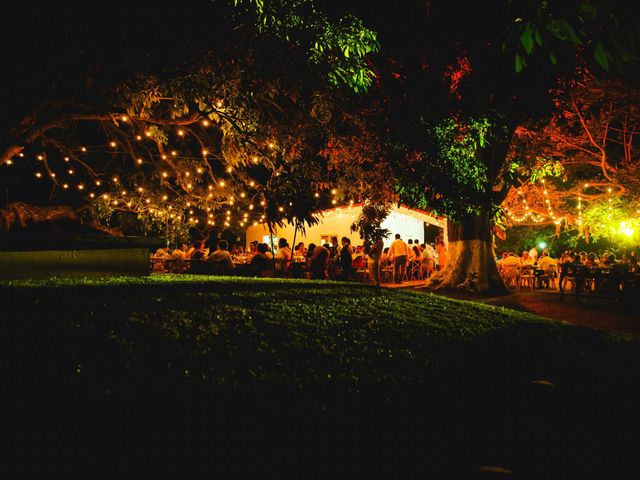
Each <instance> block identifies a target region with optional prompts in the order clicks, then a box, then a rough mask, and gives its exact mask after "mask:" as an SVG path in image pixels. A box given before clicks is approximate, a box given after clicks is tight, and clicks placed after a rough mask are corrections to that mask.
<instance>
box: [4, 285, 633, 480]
mask: <svg viewBox="0 0 640 480" xmlns="http://www.w3.org/2000/svg"><path fill="white" fill-rule="evenodd" d="M0 313H1V315H0V318H1V319H2V320H1V321H2V335H1V342H2V344H1V346H2V353H1V357H0V358H1V362H2V370H3V387H4V388H3V397H4V398H3V400H4V402H3V403H4V404H5V406H4V407H3V409H2V410H3V415H2V416H3V424H4V425H5V428H4V431H5V436H7V435H8V438H10V439H11V448H10V449H9V450H8V451H7V452H5V453H8V454H9V456H8V458H9V459H10V462H9V463H7V462H5V464H6V465H5V466H4V467H3V468H6V467H7V466H11V467H20V469H21V470H22V471H23V472H28V471H30V470H38V471H40V472H43V471H47V472H53V471H60V469H63V468H64V469H67V468H72V469H74V471H75V472H76V473H78V472H85V473H88V474H90V475H92V476H95V474H96V473H98V472H109V473H124V472H127V473H131V472H137V473H141V474H145V475H147V474H149V473H151V472H156V471H160V472H162V473H165V474H174V473H175V475H173V476H178V477H183V476H185V475H186V473H187V472H190V471H199V472H202V471H205V472H210V473H212V474H213V473H215V472H224V473H225V476H224V477H223V478H228V477H229V476H230V477H232V478H242V477H248V476H250V477H257V476H271V474H272V473H276V474H280V475H287V476H288V475H290V474H295V475H296V476H299V477H311V478H328V477H330V476H331V477H343V476H347V475H349V476H354V475H355V476H357V477H360V476H364V475H375V477H376V478H379V477H396V478H397V477H398V476H410V477H411V478H413V477H415V476H417V475H418V474H421V473H425V474H430V473H431V474H439V475H440V476H439V477H438V478H497V477H500V476H504V475H505V474H506V473H500V471H507V470H509V471H511V472H513V473H512V478H581V477H588V476H592V475H593V474H594V473H601V474H602V475H607V476H611V475H612V474H622V473H625V472H627V471H631V469H632V468H633V469H635V455H636V453H635V450H636V448H635V445H636V442H635V441H630V440H628V439H631V438H635V437H636V435H637V433H638V427H639V426H640V425H639V422H638V419H639V418H640V415H639V414H638V406H639V405H640V402H639V400H640V395H638V394H637V393H635V390H636V388H635V387H636V386H637V385H639V384H640V378H639V377H640V375H639V374H638V371H639V369H638V365H639V364H640V362H639V360H640V349H639V348H638V347H639V342H638V339H637V338H636V337H630V336H623V335H614V334H605V333H602V332H598V331H594V330H587V329H582V328H579V327H574V326H570V325H567V324H561V323H554V322H549V321H545V320H543V319H541V318H539V317H536V316H533V315H529V314H526V313H522V312H516V311H512V310H506V309H503V308H501V307H493V306H488V305H479V304H473V303H470V302H464V301H459V300H452V299H447V298H444V297H440V296H436V295H432V294H425V293H418V292H408V291H389V290H378V289H375V288H370V287H367V286H362V285H356V284H337V283H324V282H309V281H286V280H273V279H247V278H215V277H211V278H206V277H205V278H203V277H201V276H187V275H184V276H170V277H166V276H154V277H144V278H120V279H111V280H105V281H91V280H86V281H79V280H66V281H64V280H54V281H49V282H13V283H3V284H0ZM493 467H500V468H493ZM229 473H231V475H229ZM611 478H612V477H611Z"/></svg>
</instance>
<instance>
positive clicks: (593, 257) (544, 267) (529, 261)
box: [498, 247, 640, 286]
mask: <svg viewBox="0 0 640 480" xmlns="http://www.w3.org/2000/svg"><path fill="white" fill-rule="evenodd" d="M636 250H640V248H638V249H632V250H630V251H629V252H628V253H627V252H625V253H624V254H622V256H621V258H617V256H616V254H615V253H612V252H604V253H601V254H596V253H595V252H589V253H587V252H586V251H580V252H576V251H574V250H573V249H568V250H565V251H564V252H563V253H562V255H561V256H560V258H557V259H555V258H552V257H551V256H550V255H549V252H548V251H547V250H543V251H542V252H541V253H540V254H538V250H537V248H536V247H533V248H532V249H531V250H525V251H523V252H522V254H521V255H518V254H516V253H515V252H504V253H503V254H502V258H500V259H498V267H499V269H500V271H501V273H502V275H503V277H504V278H505V281H506V283H507V284H508V285H509V284H512V283H513V282H514V281H515V278H516V275H517V273H518V271H519V270H521V268H522V267H526V266H531V267H532V268H535V271H537V272H539V273H540V276H541V278H543V279H544V280H545V282H546V286H548V284H549V279H553V278H557V277H559V276H561V274H562V271H563V265H564V270H566V268H567V266H584V267H585V268H587V269H589V270H614V271H616V272H630V273H640V267H639V266H638V257H637V252H636Z"/></svg>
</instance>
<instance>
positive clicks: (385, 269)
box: [380, 259, 393, 283]
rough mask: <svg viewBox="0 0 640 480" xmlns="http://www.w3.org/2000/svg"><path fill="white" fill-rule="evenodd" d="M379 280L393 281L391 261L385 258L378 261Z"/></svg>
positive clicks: (384, 281) (383, 281)
mask: <svg viewBox="0 0 640 480" xmlns="http://www.w3.org/2000/svg"><path fill="white" fill-rule="evenodd" d="M380 282H381V283H391V282H393V263H391V262H390V261H389V260H386V259H385V260H382V261H381V262H380Z"/></svg>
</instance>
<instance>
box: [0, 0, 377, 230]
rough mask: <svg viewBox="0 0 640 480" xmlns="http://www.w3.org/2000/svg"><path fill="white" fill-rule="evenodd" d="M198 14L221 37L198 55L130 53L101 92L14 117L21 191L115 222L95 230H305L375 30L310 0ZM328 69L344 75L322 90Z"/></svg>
mask: <svg viewBox="0 0 640 480" xmlns="http://www.w3.org/2000/svg"><path fill="white" fill-rule="evenodd" d="M210 8H211V9H213V10H212V11H216V9H218V10H219V11H220V13H221V14H223V18H222V20H221V22H222V25H221V28H222V30H221V32H219V33H218V34H217V37H216V39H215V40H216V41H212V40H211V38H210V37H209V36H207V42H208V43H205V44H204V45H202V46H201V47H199V48H198V55H194V56H193V57H188V58H185V59H180V60H178V61H175V62H173V63H167V64H166V65H162V67H155V68H153V69H149V70H146V69H142V68H140V69H138V68H137V67H138V64H137V63H135V62H140V64H141V63H142V60H140V59H139V58H134V59H133V68H131V69H130V70H128V71H126V72H125V73H123V74H122V76H120V77H118V78H117V79H115V80H114V79H112V81H111V82H109V83H107V84H106V85H103V88H101V89H100V90H91V91H90V92H87V91H85V90H83V89H71V91H72V92H74V94H76V95H77V96H76V97H72V98H64V99H60V101H57V102H48V103H45V104H43V105H40V106H38V107H37V109H36V110H34V111H31V112H28V111H27V112H24V111H23V112H22V115H23V116H22V118H19V119H17V120H16V122H17V127H16V128H13V129H12V130H11V131H10V134H9V135H8V136H9V137H10V138H9V142H11V145H12V146H10V147H9V148H8V149H7V150H6V151H5V152H4V153H5V155H4V156H3V157H2V158H0V164H2V163H6V162H9V163H7V165H10V164H11V163H14V164H18V163H19V164H20V168H21V169H22V168H24V169H26V167H27V166H28V168H29V169H31V170H30V172H29V171H28V170H27V172H28V175H24V176H23V178H22V182H23V183H24V185H25V186H29V187H32V185H34V184H35V185H36V188H29V189H27V188H24V189H23V190H22V192H21V193H25V192H30V191H36V190H37V191H41V192H44V190H45V188H50V189H51V192H50V193H49V198H48V201H51V199H52V198H53V197H56V198H60V199H61V200H62V201H63V202H65V203H66V202H69V203H74V204H82V203H84V202H91V203H96V204H102V205H103V206H102V207H96V209H95V211H96V212H97V211H98V209H103V210H105V212H106V209H111V210H112V211H115V212H118V213H119V215H106V214H105V215H102V216H101V217H100V218H101V219H103V220H104V221H111V222H115V221H116V220H117V219H120V220H121V222H122V225H124V226H127V228H128V229H129V230H130V231H143V232H145V233H151V232H154V233H157V232H164V233H165V234H167V235H169V236H170V237H171V238H170V239H168V240H170V241H171V240H174V238H173V237H175V239H177V238H178V237H181V236H182V235H183V234H184V232H185V231H186V229H187V228H188V227H192V228H198V229H200V230H201V231H202V234H203V235H204V234H206V232H207V231H209V230H210V229H212V228H213V227H216V228H227V229H231V230H236V229H243V228H244V227H245V226H246V225H248V224H250V222H259V221H262V220H263V219H268V221H269V222H272V223H276V224H278V223H281V222H283V221H292V220H293V219H294V218H295V219H296V220H297V222H298V224H299V225H300V227H301V228H302V229H304V226H305V225H309V224H313V222H315V221H316V220H315V217H314V215H313V214H314V212H317V211H319V210H320V209H322V208H326V206H327V204H328V201H329V200H330V198H331V196H330V195H329V194H328V190H330V189H331V188H333V187H334V185H335V182H336V179H337V178H340V177H341V169H342V167H343V166H345V167H346V166H348V165H349V164H348V163H347V162H345V161H344V159H345V156H346V155H349V156H350V155H351V152H350V151H348V150H346V149H345V148H333V149H332V150H331V158H328V156H326V155H325V154H324V153H325V152H326V147H327V145H330V144H333V145H344V144H346V143H347V142H346V140H345V139H347V138H351V137H353V136H354V135H355V133H354V131H355V127H350V126H348V125H347V126H346V127H345V125H344V124H345V122H346V119H347V118H349V117H350V116H351V117H353V116H356V117H357V108H359V105H357V104H356V102H353V98H352V95H353V92H354V91H355V92H364V91H365V90H366V89H367V88H368V86H369V85H370V84H371V79H372V75H373V73H372V71H371V70H370V68H369V66H368V64H367V63H366V62H367V61H368V60H367V56H368V55H369V54H370V53H373V52H375V51H376V49H377V40H376V36H375V33H374V32H372V31H370V30H368V29H367V28H366V27H365V26H364V24H363V23H362V22H361V21H360V20H358V19H357V18H355V17H353V16H349V17H345V18H343V19H339V20H336V21H334V20H332V19H329V17H327V16H326V15H324V14H323V13H322V12H320V11H319V10H318V9H317V8H316V7H315V6H314V3H313V2H311V1H297V2H268V3H264V2H260V1H255V2H254V1H251V2H235V4H234V5H232V6H231V5H228V6H227V7H224V8H223V7H221V6H220V5H215V6H211V7H210ZM229 8H230V10H229ZM228 14H230V15H231V17H232V19H233V20H232V19H230V18H226V19H225V18H224V15H228ZM225 20H226V22H225ZM258 20H259V21H258ZM256 22H257V23H256ZM218 37H219V38H218ZM314 42H316V43H317V46H316V47H314V46H313V45H314ZM314 49H315V50H314ZM312 50H314V52H315V53H312ZM100 60H101V59H100V58H97V59H96V60H95V61H96V62H99V61H100ZM109 67H112V66H111V65H109ZM100 68H103V67H102V66H100ZM333 72H343V73H344V75H347V76H348V77H349V79H347V80H345V82H342V81H339V82H335V81H329V80H328V79H330V78H331V75H333V74H334V73H333ZM325 74H326V75H325ZM327 75H329V76H328V77H327ZM341 75H342V74H341ZM61 77H62V78H67V77H65V76H64V75H62V76H61ZM301 79H304V80H303V81H301ZM334 80H335V79H334ZM87 81H88V80H87ZM333 83H337V85H333ZM336 86H338V87H348V88H336ZM352 105H356V106H355V107H354V106H352ZM354 109H355V110H356V111H355V112H353V111H351V110H354ZM8 128H9V127H8ZM34 132H35V133H34ZM343 137H344V138H343ZM15 166H17V165H14V166H13V167H12V168H13V169H14V171H15ZM47 180H49V181H51V184H48V183H47ZM287 182H288V186H287V185H285V183H287ZM294 187H295V189H299V190H297V192H302V191H305V192H307V194H304V195H302V194H300V195H298V193H296V190H295V189H294V190H292V188H294ZM314 193H315V194H316V195H314ZM279 195H282V197H279ZM298 196H299V200H300V201H297V200H298ZM42 197H44V195H42ZM88 211H89V210H87V212H88ZM136 222H139V225H138V226H137V227H136ZM167 225H170V226H171V227H172V228H167Z"/></svg>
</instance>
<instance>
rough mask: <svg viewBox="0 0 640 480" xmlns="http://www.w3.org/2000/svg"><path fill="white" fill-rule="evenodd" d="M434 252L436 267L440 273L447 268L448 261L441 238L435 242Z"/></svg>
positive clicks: (445, 247) (445, 248)
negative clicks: (436, 256) (436, 259)
mask: <svg viewBox="0 0 640 480" xmlns="http://www.w3.org/2000/svg"><path fill="white" fill-rule="evenodd" d="M436 252H438V266H439V268H440V271H442V270H444V268H445V267H446V266H447V261H448V260H449V258H448V255H447V246H446V245H445V243H444V240H442V237H438V240H437V242H436Z"/></svg>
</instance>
